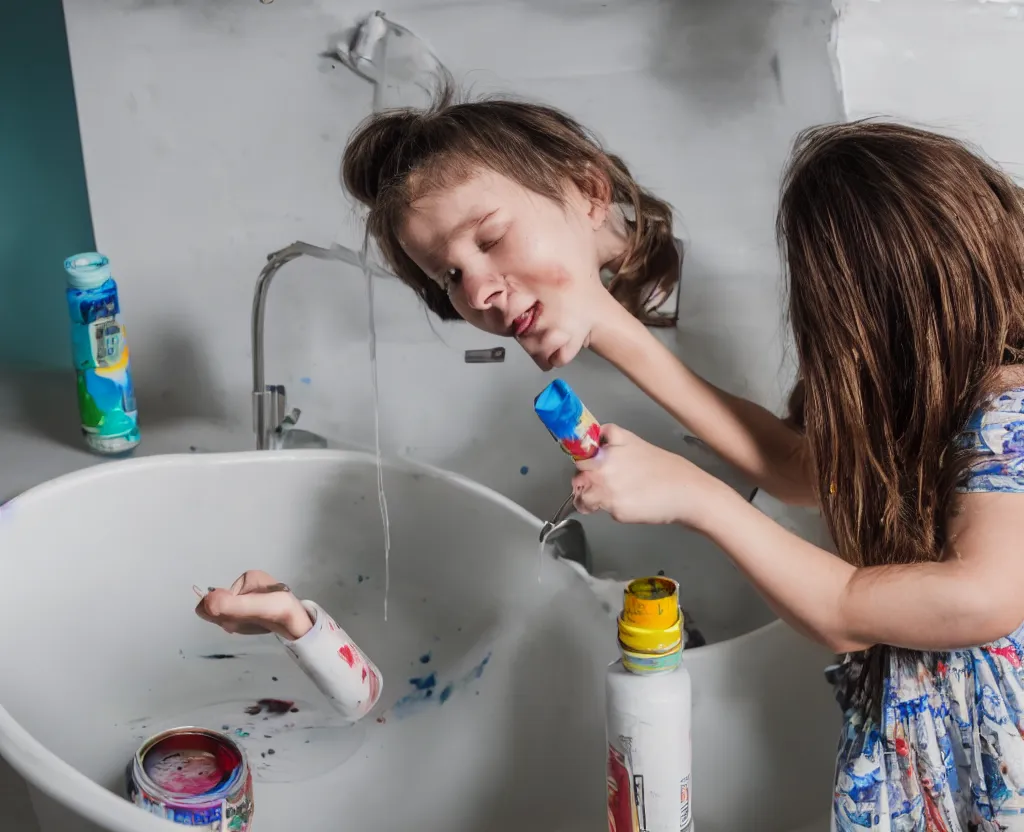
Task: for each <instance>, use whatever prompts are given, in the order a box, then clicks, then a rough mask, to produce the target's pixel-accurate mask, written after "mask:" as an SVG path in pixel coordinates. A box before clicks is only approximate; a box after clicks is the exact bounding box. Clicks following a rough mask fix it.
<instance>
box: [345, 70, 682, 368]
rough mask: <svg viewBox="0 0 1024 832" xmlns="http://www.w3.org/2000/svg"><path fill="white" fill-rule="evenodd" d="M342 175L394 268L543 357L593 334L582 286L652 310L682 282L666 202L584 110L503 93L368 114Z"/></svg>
mask: <svg viewBox="0 0 1024 832" xmlns="http://www.w3.org/2000/svg"><path fill="white" fill-rule="evenodd" d="M342 175H343V180H344V184H345V187H346V189H347V190H348V191H349V192H350V193H351V194H352V195H353V196H354V197H355V198H356V199H357V200H359V201H360V202H361V203H363V204H364V205H366V206H367V207H368V208H369V216H368V218H367V227H368V230H369V232H370V234H372V236H373V237H374V239H375V240H376V242H377V244H378V246H379V247H380V250H381V252H382V254H383V256H384V258H385V260H386V261H387V264H388V265H389V266H390V268H391V269H392V270H393V271H394V272H395V274H396V275H398V277H399V278H401V279H402V280H403V281H404V282H405V283H407V284H408V285H409V286H411V287H412V288H413V289H414V290H415V291H416V292H417V294H419V296H420V297H421V298H422V299H423V300H424V301H425V302H426V304H427V306H428V307H429V308H430V309H431V310H432V311H433V312H435V313H436V314H437V315H439V316H440V317H441V318H443V319H449V320H450V319H460V318H461V319H464V320H466V321H468V322H469V323H471V324H473V325H474V326H476V327H478V328H480V329H483V330H486V331H488V332H491V333H494V334H496V335H508V336H511V337H515V338H516V340H517V341H518V342H519V343H520V344H521V345H522V347H523V348H524V349H525V350H526V351H527V352H528V353H529V354H530V356H531V357H532V358H533V359H534V361H536V362H537V364H538V365H539V366H540V367H542V368H543V369H549V368H551V367H558V366H563V365H565V364H567V363H568V362H569V361H571V360H572V359H573V358H574V357H575V356H576V354H577V353H578V352H579V351H580V349H582V348H583V347H584V346H586V344H587V342H588V339H589V335H590V330H591V327H592V326H593V323H594V322H593V321H592V320H591V319H590V318H589V316H588V314H587V312H586V304H583V303H581V302H580V301H581V299H582V298H584V297H586V296H587V293H590V292H595V291H604V290H603V288H602V283H601V275H600V272H601V269H602V268H608V269H610V270H611V271H612V272H613V273H614V275H615V276H614V278H613V279H612V281H611V283H610V285H609V286H608V290H609V291H610V292H611V293H612V295H613V296H614V297H615V298H616V299H618V301H619V302H620V303H621V304H622V305H623V306H624V307H625V308H626V309H628V310H629V311H630V312H632V313H633V314H635V315H636V316H637V317H638V318H640V319H641V320H644V321H645V322H646V323H651V324H658V323H661V322H662V321H663V319H662V318H660V317H659V316H658V314H657V312H656V311H655V309H656V308H657V306H658V305H660V303H661V302H663V301H664V300H665V298H666V297H667V296H668V295H669V294H670V293H671V291H672V289H673V288H674V287H675V284H676V281H677V279H678V259H677V255H676V250H675V244H674V241H673V238H672V216H671V210H670V208H669V206H668V205H667V204H665V203H664V202H662V201H660V200H658V199H656V198H654V197H653V196H652V195H651V194H649V193H648V192H646V191H645V190H643V189H642V188H640V186H639V185H637V183H636V182H635V181H634V180H633V178H632V176H630V174H629V171H628V170H627V169H626V167H625V165H624V164H623V163H622V162H621V161H620V160H619V159H618V158H616V157H615V156H612V155H610V154H608V153H606V152H605V151H604V150H602V148H601V146H600V144H599V143H598V142H597V141H596V140H595V139H594V138H593V137H592V136H591V135H590V134H589V133H588V132H587V131H586V130H585V129H584V128H583V127H582V126H581V125H580V124H578V123H577V122H576V121H574V120H573V119H572V118H570V117H569V116H567V115H565V114H564V113H562V112H560V111H558V110H555V109H553V108H551V107H546V106H542V105H539V104H529V103H523V102H518V101H512V100H505V99H487V100H481V101H474V102H469V103H455V102H454V100H453V93H452V90H451V87H450V85H448V86H446V87H445V88H444V89H443V90H442V92H441V94H440V95H439V96H438V100H437V102H436V103H435V104H434V105H433V106H432V107H431V108H429V109H427V110H393V111H390V112H385V113H380V114H377V115H374V116H371V117H370V118H369V119H367V120H366V121H365V122H364V123H363V124H362V125H361V126H360V127H359V128H358V129H357V130H356V132H355V133H354V135H353V136H352V138H351V139H350V141H349V144H348V147H347V148H346V150H345V158H344V163H343V169H342Z"/></svg>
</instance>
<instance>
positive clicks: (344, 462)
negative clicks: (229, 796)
mask: <svg viewBox="0 0 1024 832" xmlns="http://www.w3.org/2000/svg"><path fill="white" fill-rule="evenodd" d="M376 482H377V468H376V463H375V460H374V458H373V457H372V456H371V455H368V454H365V453H360V452H345V451H332V450H324V451H281V452H273V453H266V452H263V453H257V452H252V453H236V454H194V455H186V456H164V457H155V458H147V459H138V460H129V461H126V462H118V463H110V464H106V465H102V466H98V467H95V468H92V469H89V470H86V471H81V472H78V473H75V474H71V475H68V476H65V477H62V478H59V479H56V480H53V481H51V482H49V483H47V484H45V485H43V486H40V487H38V488H36V489H33V490H31V491H29V492H27V493H25V494H24V495H22V496H21V497H19V498H17V499H16V500H14V501H13V502H11V503H9V504H7V505H5V506H4V507H3V508H2V509H0V553H2V554H0V557H2V558H3V572H4V576H5V580H4V581H3V582H2V584H0V633H3V637H2V639H0V667H3V668H4V671H3V673H2V675H0V754H2V755H3V756H4V757H5V758H6V759H7V760H8V761H9V762H10V764H11V765H12V766H13V767H14V768H15V769H17V770H18V771H19V772H20V773H21V774H22V775H23V776H24V777H25V779H26V780H27V782H28V784H29V789H30V794H31V797H32V803H33V806H34V808H35V811H36V815H37V818H38V821H39V826H40V829H41V830H42V832H58V830H60V832H84V830H95V829H103V830H111V831H112V832H114V831H116V832H147V830H149V832H160V830H169V829H171V828H173V827H172V825H171V824H170V823H169V822H167V821H163V820H160V819H157V818H155V817H153V816H150V815H146V814H144V813H143V812H142V811H140V810H138V809H136V808H135V807H134V806H132V805H131V804H130V803H128V802H127V801H126V800H124V798H123V797H122V794H123V777H124V769H125V765H126V763H127V762H128V760H129V759H130V757H131V755H132V754H133V753H134V751H135V750H136V748H137V747H138V746H139V744H140V743H141V742H142V740H143V739H145V738H146V737H148V736H150V735H152V734H154V733H156V732H157V731H159V730H161V729H163V728H165V727H170V726H174V725H183V724H200V725H204V726H207V727H211V728H215V729H218V730H225V731H228V732H230V733H232V734H234V735H235V736H236V737H239V738H240V741H241V742H242V744H243V745H244V746H245V747H246V749H247V751H248V754H249V757H250V760H251V762H252V764H253V766H254V769H255V777H256V781H255V805H256V814H255V823H254V826H255V830H256V832H293V830H299V829H301V830H303V832H337V830H339V829H358V830H361V832H394V830H397V829H416V830H418V832H434V830H436V831H437V832H442V830H443V832H478V831H479V830H487V832H513V830H515V832H519V830H522V829H531V830H539V832H596V830H600V829H605V828H606V826H607V821H606V818H607V814H606V809H605V785H604V783H605V774H604V760H605V753H604V714H603V709H604V702H603V698H604V692H603V691H604V687H603V677H604V670H605V667H606V665H607V664H608V662H610V661H612V660H613V659H614V658H615V656H616V646H615V631H614V626H613V623H612V619H611V617H610V616H609V614H608V612H607V611H606V610H605V609H604V608H603V606H602V603H601V601H600V599H599V598H598V597H597V596H596V595H595V594H594V592H593V591H591V589H590V588H589V587H588V585H587V583H586V582H585V581H584V580H583V579H582V578H581V576H580V575H579V574H578V573H577V572H576V571H574V569H572V568H570V566H569V565H567V564H565V563H562V562H559V561H556V560H552V559H551V558H549V557H541V555H540V553H539V552H538V549H537V534H538V531H539V528H540V526H541V522H540V521H539V520H538V519H537V518H535V517H533V516H532V515H530V514H528V513H527V512H526V511H524V510H523V509H521V508H520V507H518V506H516V505H515V504H514V503H512V502H510V501H509V500H507V499H505V498H503V497H501V496H500V495H498V494H496V493H494V492H492V491H490V490H488V489H486V488H483V487H482V486H479V485H477V484H475V483H472V482H470V481H468V480H465V479H463V478H461V477H458V476H456V475H453V474H449V473H446V472H443V471H439V470H436V469H433V468H429V467H426V466H422V465H418V464H415V463H411V462H393V463H387V464H386V465H385V469H384V485H385V490H386V494H387V498H388V508H389V513H390V519H391V528H390V531H391V555H390V589H389V592H388V614H387V620H386V621H385V618H384V595H385V563H384V545H383V541H384V537H383V531H382V525H381V517H380V511H379V509H378V505H377V487H376ZM686 537H687V536H686V535H685V534H684V533H682V532H680V538H679V539H680V541H685V539H686ZM246 568H260V569H264V570H266V571H268V572H270V573H272V574H273V575H275V576H276V577H278V578H279V579H281V580H283V581H285V582H286V583H288V584H289V585H290V586H291V587H292V588H293V589H294V590H295V591H296V593H297V594H299V595H300V597H305V598H312V599H314V600H316V601H318V602H320V603H321V604H322V605H323V606H324V607H326V608H327V609H328V610H330V611H331V612H332V614H333V615H334V616H335V618H337V620H338V621H339V623H340V624H341V625H342V626H343V627H345V628H346V629H347V630H348V631H349V633H350V634H351V635H352V637H353V639H354V640H355V642H356V643H357V644H358V645H359V646H360V647H361V648H363V649H364V650H365V652H366V653H367V654H368V655H369V656H370V657H371V658H372V659H373V660H374V661H375V662H376V664H377V665H378V666H379V667H380V669H381V672H382V675H383V678H384V694H383V698H382V701H381V703H380V704H379V706H378V708H377V709H376V710H375V711H374V713H373V714H371V716H370V717H368V718H367V719H365V720H364V721H362V722H361V723H359V724H358V725H356V726H354V727H352V726H345V725H343V724H341V723H340V722H339V721H338V719H337V718H336V717H335V716H334V715H333V714H332V713H331V711H330V709H329V707H328V706H327V705H326V703H325V702H324V701H323V699H322V697H321V696H320V695H319V693H318V692H317V691H316V689H315V688H314V687H313V685H312V684H311V683H310V682H309V681H308V680H307V679H306V678H305V677H304V676H303V674H302V673H301V672H300V671H299V670H298V669H297V667H295V666H294V665H293V664H292V663H291V661H290V660H289V659H288V657H287V656H286V655H285V653H284V651H283V650H282V649H281V647H280V645H278V644H277V642H276V641H275V640H274V639H273V638H271V637H243V636H230V635H227V634H225V633H223V632H221V631H220V630H218V629H217V628H215V627H213V626H211V625H209V624H205V623H204V622H202V621H200V620H199V619H198V618H196V617H195V616H194V614H193V612H192V608H193V606H194V604H195V601H196V598H195V595H194V593H193V590H192V586H193V585H194V584H197V585H199V586H201V587H206V586H213V585H218V586H220V585H226V584H228V583H230V582H231V581H232V580H234V578H235V577H237V575H238V574H239V573H241V572H242V571H244V570H245V569H246ZM670 574H671V573H670ZM708 591H709V590H708V588H707V587H704V588H702V592H704V593H707V592H708ZM721 591H722V592H727V591H728V587H725V588H723V589H722V590H721ZM686 594H687V593H686V587H685V586H684V587H683V590H682V596H683V603H684V606H685V604H686ZM829 658H830V657H829V656H828V655H826V654H825V653H824V652H823V651H822V650H820V649H819V648H817V647H815V646H813V645H811V644H809V643H808V642H806V641H804V640H803V639H801V638H799V637H798V636H797V635H796V634H795V633H793V632H792V631H791V630H790V629H789V628H788V627H786V626H785V625H783V624H782V623H780V622H777V621H775V622H772V623H769V624H767V625H765V626H762V627H759V628H757V629H755V630H753V631H751V632H747V633H745V634H743V635H740V636H738V637H736V638H730V639H728V640H725V641H719V642H717V643H710V644H708V645H707V646H704V647H700V648H697V649H693V650H690V651H688V652H687V653H686V656H685V660H686V661H687V662H688V666H689V668H690V672H691V674H692V676H693V687H694V717H693V719H694V723H693V724H694V729H693V743H694V760H695V764H694V812H695V818H696V828H697V829H698V830H700V832H715V830H722V832H725V831H726V830H728V832H735V830H738V829H755V828H756V829H758V830H759V832H795V830H798V829H803V828H807V829H825V828H827V812H828V806H829V801H830V793H831V776H832V767H833V761H834V750H835V741H836V729H837V726H838V712H837V708H836V706H835V704H834V702H833V701H832V698H831V693H830V691H829V690H828V688H827V686H826V685H825V683H824V681H823V680H822V677H821V668H822V667H823V666H824V665H825V664H826V663H827V662H828V661H829ZM266 698H274V699H283V700H288V701H290V702H294V703H295V704H294V708H296V709H297V710H290V711H289V712H287V713H286V714H284V715H280V714H269V715H268V714H266V713H265V712H261V713H259V714H255V715H253V714H250V713H247V710H254V709H253V708H252V707H251V706H252V705H253V703H256V702H258V701H259V700H261V699H266Z"/></svg>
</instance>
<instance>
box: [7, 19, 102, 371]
mask: <svg viewBox="0 0 1024 832" xmlns="http://www.w3.org/2000/svg"><path fill="white" fill-rule="evenodd" d="M3 6H4V11H3V13H2V15H0V364H2V365H20V366H32V367H41V368H48V367H49V368H53V367H69V366H70V360H71V358H70V347H69V346H68V344H69V336H68V323H67V313H66V312H65V309H64V270H63V268H62V265H63V262H64V258H65V257H67V256H68V255H69V254H75V253H77V252H79V251H89V250H92V249H93V248H94V247H95V243H94V241H93V232H92V219H91V217H90V215H89V198H88V194H87V192H86V187H85V169H84V167H83V164H82V143H81V139H80V137H79V132H78V115H77V112H76V110H75V93H74V88H73V86H72V83H71V62H70V59H69V57H68V41H67V34H66V32H65V29H64V9H63V7H62V6H61V0H16V2H13V3H4V4H3Z"/></svg>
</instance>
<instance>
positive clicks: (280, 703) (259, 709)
mask: <svg viewBox="0 0 1024 832" xmlns="http://www.w3.org/2000/svg"><path fill="white" fill-rule="evenodd" d="M293 708H294V710H292V709H293ZM297 710H298V708H295V703H294V702H289V701H288V700H287V699H261V700H260V701H259V702H257V703H256V704H255V705H250V706H249V707H248V708H246V709H245V712H246V713H247V714H249V716H256V715H257V714H261V713H263V712H264V711H266V712H267V713H268V714H273V715H274V716H280V715H281V714H286V713H288V712H289V711H291V712H292V713H295V711H297ZM263 718H264V719H266V717H263Z"/></svg>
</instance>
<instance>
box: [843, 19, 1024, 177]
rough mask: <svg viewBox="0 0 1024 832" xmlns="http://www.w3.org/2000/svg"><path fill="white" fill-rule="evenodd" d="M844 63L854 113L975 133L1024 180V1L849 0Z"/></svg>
mask: <svg viewBox="0 0 1024 832" xmlns="http://www.w3.org/2000/svg"><path fill="white" fill-rule="evenodd" d="M839 5H840V18H839V23H838V26H837V29H838V48H837V53H838V61H839V65H840V73H841V76H842V87H843V98H844V104H845V109H846V113H847V115H848V116H849V117H850V118H851V119H854V118H861V117H864V116H873V115H884V116H891V117H894V118H897V119H900V120H905V121H909V122H911V123H916V124H919V125H921V126H924V127H928V128H931V129H936V130H941V131H943V132H947V133H951V134H953V135H956V136H958V137H960V138H964V139H967V140H969V141H971V142H973V143H975V144H977V145H980V146H981V148H982V149H983V150H984V151H985V152H986V153H987V154H988V155H989V156H990V157H992V158H993V159H995V160H996V161H997V162H999V163H1000V164H1002V165H1003V166H1004V168H1006V170H1008V171H1009V172H1010V173H1011V174H1013V175H1014V176H1016V177H1017V178H1018V179H1024V108H1022V107H1021V106H1020V95H1021V92H1020V89H1021V88H1020V85H1021V79H1022V78H1024V3H1022V2H1020V1H1019V0H1017V2H1014V0H1010V1H1009V2H1007V0H991V2H984V0H884V1H883V2H872V0H845V1H844V2H842V3H841V4H839Z"/></svg>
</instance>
